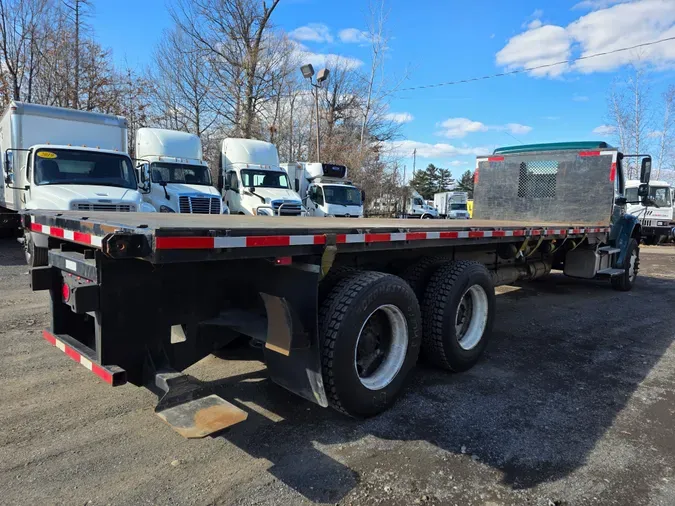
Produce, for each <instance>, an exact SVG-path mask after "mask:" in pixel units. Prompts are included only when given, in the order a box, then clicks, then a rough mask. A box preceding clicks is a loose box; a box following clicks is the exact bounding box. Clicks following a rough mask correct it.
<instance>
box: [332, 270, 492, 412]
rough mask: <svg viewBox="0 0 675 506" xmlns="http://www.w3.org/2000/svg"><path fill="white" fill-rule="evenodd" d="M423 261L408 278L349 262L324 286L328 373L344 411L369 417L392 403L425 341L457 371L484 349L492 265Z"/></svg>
mask: <svg viewBox="0 0 675 506" xmlns="http://www.w3.org/2000/svg"><path fill="white" fill-rule="evenodd" d="M421 262H422V263H423V265H422V266H420V265H418V266H416V267H417V268H416V269H414V272H413V271H410V272H408V273H407V276H406V273H405V272H404V274H403V278H400V277H397V276H394V275H392V274H385V273H381V272H372V271H366V272H363V271H352V270H343V271H341V272H339V273H337V274H336V275H334V276H333V277H331V278H329V279H327V280H326V283H327V285H326V286H325V287H323V289H320V294H321V298H322V302H321V307H320V311H319V336H320V339H321V340H322V342H321V345H322V376H323V382H324V388H325V389H326V394H327V397H328V400H329V403H330V405H331V406H332V407H334V408H335V409H337V410H338V411H341V412H343V413H345V414H348V415H351V416H356V417H367V416H372V415H375V414H378V413H380V412H382V411H384V410H385V409H387V408H388V407H389V406H390V405H391V404H392V403H393V402H394V400H395V399H396V397H397V396H398V394H399V393H400V392H401V390H402V388H403V387H404V385H405V381H406V379H407V376H408V373H409V372H410V370H411V369H412V368H413V367H414V365H415V363H416V362H417V358H418V355H419V353H420V348H421V349H422V352H423V353H424V355H425V357H426V358H427V360H428V361H429V362H431V363H433V364H435V365H438V366H440V367H443V368H445V369H448V370H452V371H464V370H466V369H468V368H470V367H471V366H472V365H474V364H475V363H476V361H477V360H478V358H479V357H480V355H481V353H482V352H483V350H484V349H485V345H486V344H487V336H488V335H489V333H490V331H491V328H492V321H493V318H494V307H495V296H494V288H493V286H492V280H491V277H490V274H489V273H488V271H487V269H486V268H485V267H484V266H483V265H482V264H479V263H477V262H448V261H446V260H445V259H440V258H439V259H434V260H428V259H423V260H422V261H421ZM406 277H407V279H406ZM413 278H414V279H413ZM427 281H428V283H427ZM420 305H421V309H420Z"/></svg>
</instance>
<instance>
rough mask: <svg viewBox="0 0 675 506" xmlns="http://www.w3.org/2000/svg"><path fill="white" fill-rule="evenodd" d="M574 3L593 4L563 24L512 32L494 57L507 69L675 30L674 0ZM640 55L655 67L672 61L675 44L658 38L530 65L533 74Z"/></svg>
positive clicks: (607, 65) (589, 68)
mask: <svg viewBox="0 0 675 506" xmlns="http://www.w3.org/2000/svg"><path fill="white" fill-rule="evenodd" d="M575 7H577V8H590V9H596V10H593V11H592V12H589V13H588V14H585V15H583V16H581V17H579V18H578V19H576V20H575V21H573V22H572V23H570V24H569V25H567V27H563V26H557V25H544V26H535V25H536V23H535V24H532V26H531V27H528V29H527V30H526V31H524V32H523V33H520V34H518V35H516V36H514V37H512V38H511V39H510V40H509V41H508V43H507V44H506V45H505V46H504V47H503V48H502V49H501V50H500V51H499V52H498V53H497V54H496V62H497V64H498V65H500V66H504V67H506V68H507V69H509V70H514V69H523V68H528V67H534V66H538V65H546V64H551V63H555V62H558V61H563V60H568V59H570V58H571V57H572V50H573V49H574V50H575V54H574V56H575V57H578V56H582V57H583V56H588V55H591V54H597V53H603V52H607V51H613V50H616V49H620V48H623V47H628V46H635V45H638V44H644V43H646V42H653V41H655V40H658V39H664V38H668V37H673V36H675V1H673V0H636V1H633V2H630V3H625V2H623V1H617V0H587V1H583V2H581V3H578V4H577V5H576V6H575ZM638 58H639V59H640V60H641V61H642V62H643V63H649V64H651V65H654V66H656V67H666V66H672V65H675V44H672V43H668V42H664V43H660V44H655V45H653V46H648V47H643V48H640V49H639V50H633V51H621V52H617V53H612V54H608V55H603V56H599V57H594V58H589V59H586V60H579V61H576V62H574V63H573V64H571V65H570V64H562V65H556V66H554V67H548V68H544V69H537V70H533V71H530V74H531V75H533V76H539V77H542V76H547V77H557V76H560V75H561V74H563V73H565V72H569V71H572V70H574V71H578V72H582V73H591V72H602V71H610V70H614V69H616V68H618V67H620V66H622V65H625V64H627V63H630V62H632V61H635V60H636V59H638Z"/></svg>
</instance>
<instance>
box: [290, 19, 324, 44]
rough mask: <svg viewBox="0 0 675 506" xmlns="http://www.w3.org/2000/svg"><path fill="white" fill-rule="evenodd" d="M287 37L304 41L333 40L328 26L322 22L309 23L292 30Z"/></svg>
mask: <svg viewBox="0 0 675 506" xmlns="http://www.w3.org/2000/svg"><path fill="white" fill-rule="evenodd" d="M288 36H289V37H291V38H292V39H295V40H301V41H304V42H329V43H330V42H333V40H334V39H333V36H332V35H331V33H330V28H328V26H326V25H324V24H323V23H309V24H308V25H305V26H300V27H298V28H296V29H295V30H292V31H291V32H290V33H289V34H288Z"/></svg>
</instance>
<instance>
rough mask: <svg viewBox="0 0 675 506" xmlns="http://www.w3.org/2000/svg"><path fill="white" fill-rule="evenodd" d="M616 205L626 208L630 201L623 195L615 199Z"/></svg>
mask: <svg viewBox="0 0 675 506" xmlns="http://www.w3.org/2000/svg"><path fill="white" fill-rule="evenodd" d="M614 204H615V205H617V206H625V205H626V204H628V199H627V198H626V197H624V196H623V195H622V196H619V197H617V198H615V199H614Z"/></svg>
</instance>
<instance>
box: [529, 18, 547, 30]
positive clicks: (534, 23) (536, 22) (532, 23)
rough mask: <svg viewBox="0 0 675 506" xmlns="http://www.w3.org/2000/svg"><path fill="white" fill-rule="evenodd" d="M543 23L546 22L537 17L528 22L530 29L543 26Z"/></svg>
mask: <svg viewBox="0 0 675 506" xmlns="http://www.w3.org/2000/svg"><path fill="white" fill-rule="evenodd" d="M543 24H544V23H542V22H541V20H539V19H535V20H534V21H530V22H529V23H528V24H527V29H528V30H534V29H535V28H539V27H540V26H542V25H543Z"/></svg>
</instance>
